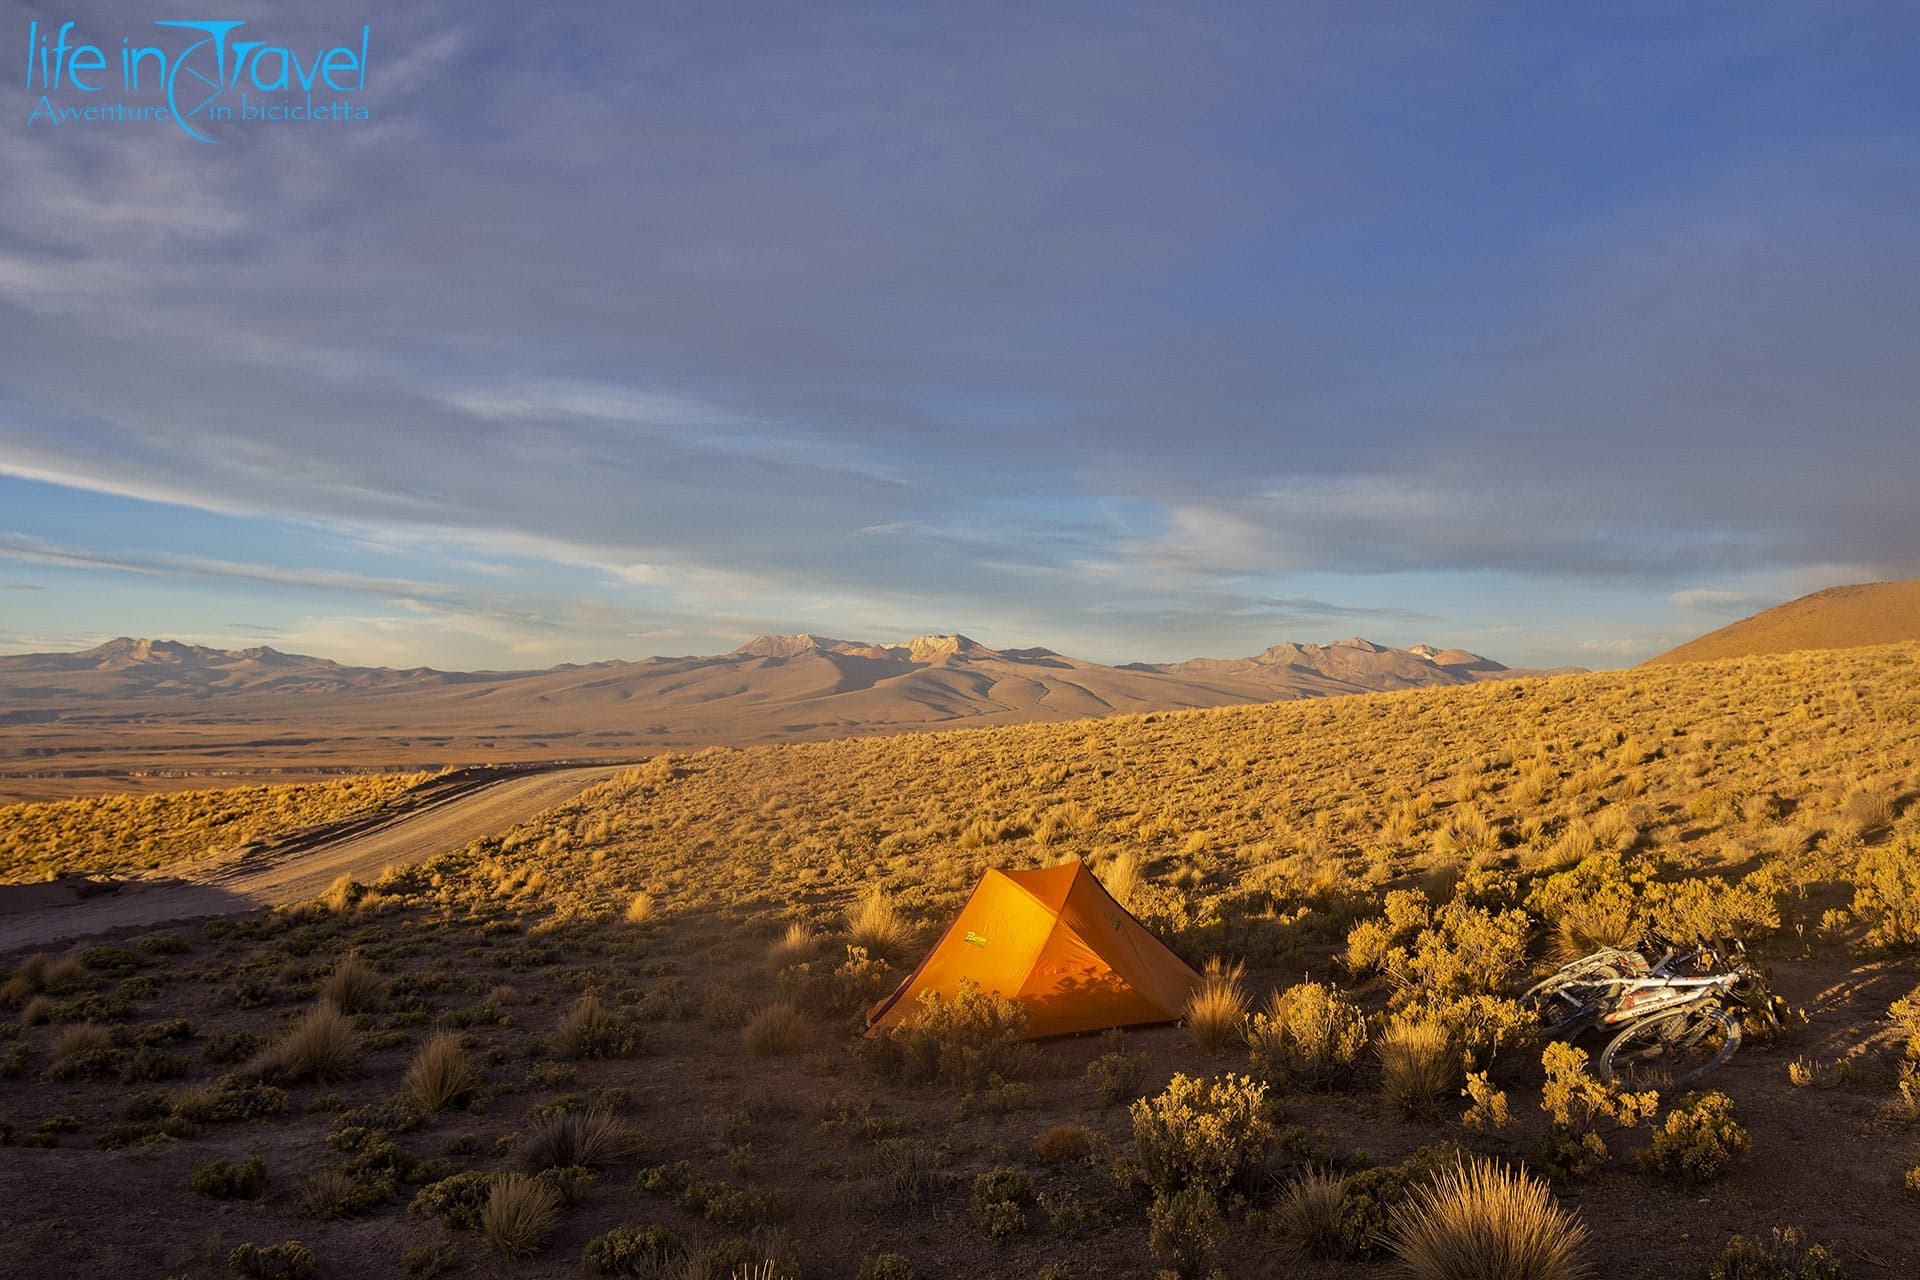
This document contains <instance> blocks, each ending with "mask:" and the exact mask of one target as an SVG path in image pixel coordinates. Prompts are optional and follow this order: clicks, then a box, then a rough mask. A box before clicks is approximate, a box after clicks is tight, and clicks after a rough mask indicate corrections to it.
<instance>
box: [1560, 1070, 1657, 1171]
mask: <svg viewBox="0 0 1920 1280" xmlns="http://www.w3.org/2000/svg"><path fill="white" fill-rule="evenodd" d="M1540 1065H1541V1067H1542V1068H1543V1069H1544V1070H1545V1072H1546V1084H1545V1085H1544V1087H1543V1088H1542V1090H1541V1095H1540V1109H1541V1110H1542V1111H1544V1112H1546V1113H1547V1116H1548V1118H1549V1121H1550V1124H1549V1127H1548V1132H1547V1139H1546V1144H1545V1145H1544V1146H1543V1147H1542V1148H1541V1151H1540V1163H1541V1165H1542V1166H1543V1167H1544V1168H1545V1169H1546V1170H1547V1171H1548V1172H1549V1173H1552V1174H1554V1175H1556V1176H1562V1177H1574V1178H1583V1177H1587V1176H1589V1175H1591V1174H1593V1173H1595V1172H1597V1171H1598V1170H1599V1169H1600V1167H1601V1166H1602V1165H1604V1164H1606V1162H1607V1143H1606V1139H1604V1138H1603V1137H1601V1135H1600V1133H1599V1128H1600V1126H1601V1125H1602V1124H1606V1125H1609V1126H1612V1127H1616V1128H1621V1129H1631V1128H1633V1127H1634V1126H1635V1125H1637V1124H1639V1123H1641V1122H1642V1121H1647V1120H1652V1119H1653V1116H1654V1113H1655V1112H1656V1111H1658V1110H1659V1108H1660V1095H1659V1094H1658V1093H1655V1092H1653V1091H1651V1090H1649V1091H1648V1092H1645V1093H1631V1092H1628V1091H1627V1090H1625V1089H1623V1088H1621V1087H1620V1086H1619V1085H1618V1084H1604V1083H1602V1082H1601V1081H1599V1080H1598V1079H1596V1078H1594V1077H1593V1076H1592V1075H1590V1074H1589V1073H1588V1072H1587V1054H1586V1051H1585V1050H1584V1049H1576V1048H1574V1047H1573V1046H1572V1045H1570V1044H1563V1043H1561V1042H1559V1041H1555V1042H1552V1043H1550V1044H1548V1045H1547V1047H1546V1048H1545V1050H1543V1051H1542V1053H1541V1055H1540Z"/></svg>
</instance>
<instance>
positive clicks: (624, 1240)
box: [580, 1226, 686, 1276]
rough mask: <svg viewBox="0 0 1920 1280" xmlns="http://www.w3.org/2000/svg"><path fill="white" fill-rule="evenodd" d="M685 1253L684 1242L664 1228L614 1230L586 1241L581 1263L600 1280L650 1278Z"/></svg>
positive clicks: (649, 1227) (616, 1228)
mask: <svg viewBox="0 0 1920 1280" xmlns="http://www.w3.org/2000/svg"><path fill="white" fill-rule="evenodd" d="M685 1251H686V1244H685V1242H684V1241H682V1240H681V1239H680V1237H679V1236H678V1235H676V1234H674V1233H673V1232H671V1231H669V1230H667V1229H666V1228H665V1227H655V1226H645V1227H615V1228H614V1229H613V1230H611V1231H608V1232H605V1233H603V1234H601V1235H597V1236H595V1237H594V1238H593V1239H591V1240H589V1241H587V1248H586V1253H585V1254H584V1255H583V1256H582V1257H581V1259H580V1263H581V1266H583V1267H585V1268H586V1269H587V1270H589V1271H592V1272H595V1273H596V1274H598V1275H603V1276H652V1275H656V1274H659V1273H660V1272H662V1271H663V1270H665V1268H666V1267H667V1266H668V1265H670V1264H671V1263H672V1262H673V1261H674V1260H675V1259H677V1258H679V1257H680V1256H681V1254H683V1253H684V1252H685Z"/></svg>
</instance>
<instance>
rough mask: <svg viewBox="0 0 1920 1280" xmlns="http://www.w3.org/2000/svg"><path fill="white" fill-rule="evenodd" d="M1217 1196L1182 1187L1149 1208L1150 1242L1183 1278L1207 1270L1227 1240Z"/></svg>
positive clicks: (1160, 1197) (1202, 1188)
mask: <svg viewBox="0 0 1920 1280" xmlns="http://www.w3.org/2000/svg"><path fill="white" fill-rule="evenodd" d="M1226 1228H1227V1224H1226V1219H1225V1218H1224V1217H1223V1216H1222V1214H1221V1212H1220V1201H1219V1198H1218V1197H1217V1196H1215V1195H1214V1193H1213V1192H1212V1191H1210V1190H1208V1189H1207V1188H1205V1187H1200V1186H1190V1187H1182V1188H1181V1189H1180V1190H1178V1191H1173V1192H1169V1193H1166V1194H1164V1195H1158V1196H1155V1197H1154V1200H1153V1204H1152V1205H1150V1206H1149V1207H1148V1209H1147V1243H1148V1245H1149V1246H1150V1247H1151V1248H1152V1249H1153V1251H1154V1253H1156V1254H1158V1255H1159V1256H1161V1257H1163V1258H1166V1259H1168V1260H1169V1261H1171V1262H1172V1263H1173V1266H1174V1270H1175V1271H1177V1272H1178V1273H1179V1274H1180V1275H1183V1276H1195V1275H1200V1274H1202V1273H1204V1272H1206V1271H1208V1270H1209V1269H1210V1268H1211V1267H1212V1264H1213V1261H1214V1259H1215V1258H1216V1257H1218V1256H1219V1253H1220V1245H1221V1242H1222V1241H1223V1240H1224V1239H1225V1238H1226Z"/></svg>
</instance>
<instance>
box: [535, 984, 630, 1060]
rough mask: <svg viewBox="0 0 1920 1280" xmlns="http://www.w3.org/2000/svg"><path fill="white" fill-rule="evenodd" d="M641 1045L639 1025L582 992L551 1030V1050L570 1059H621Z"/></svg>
mask: <svg viewBox="0 0 1920 1280" xmlns="http://www.w3.org/2000/svg"><path fill="white" fill-rule="evenodd" d="M639 1046H640V1028H639V1027H638V1026H637V1025H635V1024H634V1023H633V1022H632V1021H630V1020H629V1019H627V1018H625V1017H623V1016H622V1015H620V1014H617V1013H614V1012H613V1011H611V1010H609V1009H608V1008H607V1007H606V1005H604V1004H602V1003H601V1002H600V997H599V996H597V995H595V994H594V993H593V992H591V991H587V992H583V993H582V994H581V996H580V998H579V999H578V1000H576V1001H574V1003H573V1007H572V1008H571V1009H569V1010H567V1015H566V1017H564V1018H562V1019H561V1021H560V1027H559V1029H558V1030H557V1031H556V1032H555V1033H554V1045H553V1047H554V1052H555V1053H557V1054H558V1055H559V1056H560V1057H562V1058H566V1059H569V1060H578V1059H582V1058H624V1057H627V1056H628V1055H630V1054H632V1053H633V1052H634V1051H635V1050H637V1049H638V1048H639Z"/></svg>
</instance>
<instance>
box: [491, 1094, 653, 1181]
mask: <svg viewBox="0 0 1920 1280" xmlns="http://www.w3.org/2000/svg"><path fill="white" fill-rule="evenodd" d="M637 1143H638V1139H637V1137H636V1135H635V1134H634V1132H633V1130H631V1129H629V1128H628V1127H627V1126H626V1125H625V1124H624V1123H622V1122H621V1120H620V1118H619V1117H618V1116H617V1115H615V1114H614V1113H613V1112H611V1111H609V1110H606V1109H604V1108H602V1107H588V1108H587V1109H586V1110H584V1111H565V1112H562V1113H560V1114H558V1115H555V1116H551V1117H549V1118H548V1119H547V1120H546V1121H545V1122H543V1123H542V1124H540V1125H539V1126H538V1127H536V1128H534V1129H533V1130H532V1131H531V1132H529V1133H528V1134H527V1136H526V1137H525V1138H524V1139H523V1140H522V1141H521V1144H520V1153H519V1160H520V1167H521V1168H523V1169H525V1170H526V1171H527V1172H529V1173H537V1172H539V1171H540V1170H542V1169H564V1168H566V1167H567V1166H569V1165H584V1166H585V1167H587V1168H589V1169H598V1168H603V1167H605V1166H606V1165H609V1164H612V1163H613V1162H614V1161H616V1160H619V1159H621V1158H622V1157H624V1156H627V1155H630V1154H632V1152H633V1150H634V1148H635V1147H636V1145H637Z"/></svg>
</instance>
